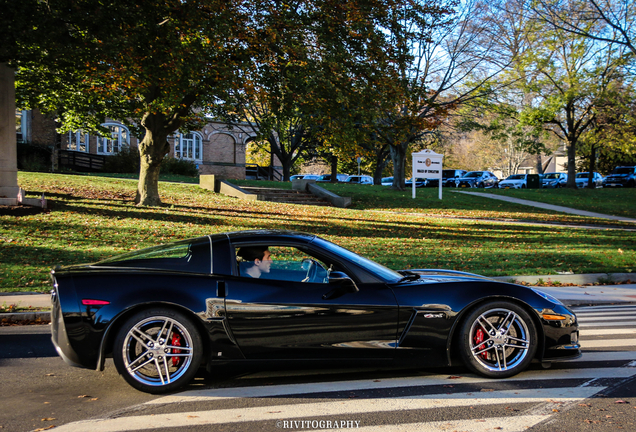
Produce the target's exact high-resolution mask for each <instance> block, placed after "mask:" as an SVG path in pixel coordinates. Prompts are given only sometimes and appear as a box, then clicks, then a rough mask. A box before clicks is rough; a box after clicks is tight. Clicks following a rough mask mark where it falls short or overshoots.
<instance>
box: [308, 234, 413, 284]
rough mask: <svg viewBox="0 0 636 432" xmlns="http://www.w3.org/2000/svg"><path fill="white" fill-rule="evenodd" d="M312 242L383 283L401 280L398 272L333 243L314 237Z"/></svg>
mask: <svg viewBox="0 0 636 432" xmlns="http://www.w3.org/2000/svg"><path fill="white" fill-rule="evenodd" d="M313 241H314V242H315V243H319V244H320V245H321V246H322V247H324V248H325V249H327V250H329V251H331V252H333V253H335V254H337V255H339V256H341V257H343V258H344V259H346V260H348V261H351V262H353V263H355V264H357V265H359V266H360V267H363V268H365V269H366V270H368V271H369V272H371V273H373V274H374V275H376V276H378V277H380V278H381V279H383V280H384V281H385V282H395V281H397V280H400V279H402V275H401V274H399V273H398V272H396V271H394V270H391V269H390V268H387V267H384V266H383V265H382V264H378V263H377V262H375V261H371V260H370V259H368V258H365V257H363V256H360V255H358V254H356V253H353V252H351V251H350V250H348V249H345V248H343V247H342V246H338V245H337V244H335V243H331V242H330V241H327V240H325V239H322V238H320V237H316V238H315V239H314V240H313Z"/></svg>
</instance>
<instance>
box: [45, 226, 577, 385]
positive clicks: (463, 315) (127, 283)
mask: <svg viewBox="0 0 636 432" xmlns="http://www.w3.org/2000/svg"><path fill="white" fill-rule="evenodd" d="M52 278H53V284H54V289H53V290H52V291H51V295H52V303H53V308H52V312H51V318H52V333H53V336H52V338H53V343H54V344H55V347H56V349H57V351H58V353H59V354H60V356H62V358H64V360H65V361H66V362H67V363H69V364H71V365H73V366H79V367H86V368H93V369H97V370H103V368H104V360H105V358H106V357H109V356H112V357H113V361H114V363H115V366H116V367H117V370H118V371H119V373H120V374H121V375H123V377H124V378H125V379H126V381H128V383H130V384H131V385H132V386H133V387H135V388H137V389H139V390H142V391H146V392H151V393H160V392H166V391H172V390H174V389H176V388H178V387H180V386H182V385H184V384H187V383H188V382H189V381H190V380H191V379H192V378H193V377H194V375H195V374H196V372H197V369H198V368H199V367H200V366H203V365H207V367H208V370H212V368H214V367H215V366H220V365H222V364H227V363H228V362H266V361H275V362H277V363H279V364H280V362H281V361H282V360H285V361H305V362H307V361H318V362H320V363H324V362H326V361H328V360H336V361H337V362H338V364H342V363H343V362H344V361H346V360H357V361H359V360H360V359H365V360H373V361H390V362H397V361H414V362H415V363H416V364H418V365H421V366H426V367H435V366H449V365H455V364H460V363H464V364H465V365H466V366H467V367H468V368H469V369H471V370H472V371H474V372H476V373H478V374H481V375H485V376H487V377H493V378H503V377H509V376H511V375H514V374H516V373H518V372H521V371H522V370H524V369H525V368H526V367H527V366H528V365H529V363H530V362H531V361H532V360H533V359H535V360H537V361H541V362H549V361H552V360H558V359H569V358H575V357H577V356H579V355H580V346H579V344H578V325H577V321H576V317H575V315H574V313H572V311H570V310H569V309H568V308H567V307H565V306H564V305H563V304H561V303H560V302H559V301H558V300H557V299H555V298H553V297H551V296H549V295H546V294H544V293H542V292H540V291H538V290H535V289H533V288H527V287H523V286H519V285H514V284H510V283H503V282H497V281H494V280H491V279H487V278H484V277H481V276H478V275H474V274H469V273H461V272H453V271H445V270H410V271H400V272H396V271H393V270H390V269H388V268H386V267H383V266H381V265H379V264H377V263H375V262H373V261H370V260H368V259H366V258H363V257H361V256H359V255H356V254H355V253H353V252H350V251H348V250H346V249H344V248H342V247H340V246H337V245H335V244H333V243H330V242H328V241H326V240H324V239H321V238H320V237H316V236H314V235H311V234H304V233H295V232H288V231H243V232H234V233H224V234H214V235H209V236H205V237H200V238H195V239H191V240H186V241H179V242H175V243H171V244H167V245H163V246H157V247H152V248H148V249H143V250H139V251H135V252H132V253H128V254H124V255H119V256H115V257H113V258H109V259H107V260H104V261H100V262H98V263H94V264H88V265H76V266H69V267H63V268H59V267H58V268H56V269H55V270H53V271H52Z"/></svg>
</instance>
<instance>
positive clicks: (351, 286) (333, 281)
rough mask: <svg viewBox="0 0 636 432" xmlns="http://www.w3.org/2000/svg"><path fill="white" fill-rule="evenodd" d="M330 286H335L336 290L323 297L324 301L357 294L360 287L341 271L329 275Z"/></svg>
mask: <svg viewBox="0 0 636 432" xmlns="http://www.w3.org/2000/svg"><path fill="white" fill-rule="evenodd" d="M329 285H332V286H334V288H333V289H332V290H331V291H329V292H328V293H326V294H324V295H323V296H322V299H323V300H330V299H332V298H336V297H340V296H342V295H344V294H347V293H355V292H358V291H359V289H358V286H357V285H356V283H355V282H354V281H353V279H351V278H350V277H349V276H347V275H346V274H345V273H343V272H339V271H332V272H331V273H330V274H329Z"/></svg>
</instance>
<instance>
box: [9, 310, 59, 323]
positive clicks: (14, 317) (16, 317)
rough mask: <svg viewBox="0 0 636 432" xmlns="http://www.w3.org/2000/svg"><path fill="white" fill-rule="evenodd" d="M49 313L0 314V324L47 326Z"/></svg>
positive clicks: (49, 317) (49, 320)
mask: <svg viewBox="0 0 636 432" xmlns="http://www.w3.org/2000/svg"><path fill="white" fill-rule="evenodd" d="M50 322H51V312H12V313H0V324H49V323H50Z"/></svg>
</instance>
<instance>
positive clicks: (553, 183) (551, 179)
mask: <svg viewBox="0 0 636 432" xmlns="http://www.w3.org/2000/svg"><path fill="white" fill-rule="evenodd" d="M567 183H568V175H567V174H566V173H562V172H552V173H545V174H543V179H542V180H541V187H542V188H544V189H556V188H562V187H565V185H566V184H567Z"/></svg>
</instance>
